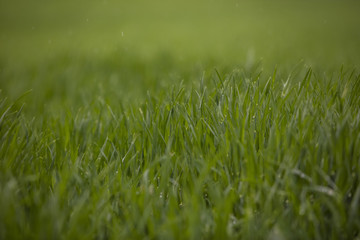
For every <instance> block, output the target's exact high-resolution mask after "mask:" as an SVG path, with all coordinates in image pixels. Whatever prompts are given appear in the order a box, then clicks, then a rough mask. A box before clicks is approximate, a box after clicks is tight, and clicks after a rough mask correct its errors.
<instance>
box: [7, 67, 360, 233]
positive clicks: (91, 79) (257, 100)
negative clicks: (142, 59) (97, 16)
mask: <svg viewBox="0 0 360 240" xmlns="http://www.w3.org/2000/svg"><path fill="white" fill-rule="evenodd" d="M63 62H64V61H63ZM166 62H167V61H164V62H163V63H164V64H165V63H166ZM65 63H66V61H65ZM155 65H156V64H154V66H155ZM54 66H56V67H57V68H55V69H54V68H51V66H49V67H48V68H44V69H40V70H39V69H37V70H34V69H32V70H31V69H30V70H29V71H27V72H26V71H25V72H23V73H17V75H16V74H15V73H14V74H13V73H10V72H5V71H2V75H1V82H2V84H3V86H4V87H3V89H4V90H3V92H2V93H1V101H0V116H1V117H0V238H1V239H20V238H23V239H31V238H33V239H137V238H150V239H154V238H156V239H157V238H159V239H189V238H191V239H201V238H202V239H224V238H229V239H237V238H242V239H264V238H269V239H288V238H291V239H356V238H359V237H360V232H359V229H360V206H359V202H360V185H359V180H360V179H359V172H360V111H359V110H360V109H359V106H360V94H359V93H360V75H359V72H358V71H357V70H354V71H348V70H345V69H344V68H341V69H340V70H338V71H334V72H330V73H329V72H326V71H325V73H324V71H321V70H314V71H313V70H312V69H311V68H309V67H302V66H300V67H298V68H297V69H296V70H294V71H288V70H284V69H280V68H279V70H278V71H276V70H275V71H274V72H273V73H272V74H269V73H262V72H261V71H260V70H257V69H258V68H256V67H254V68H250V69H245V70H242V69H241V68H235V69H234V70H226V71H225V72H224V71H220V72H218V71H217V70H214V71H211V72H206V73H205V74H204V75H203V76H202V77H199V78H198V77H194V76H195V75H196V74H193V73H185V72H184V73H183V74H184V76H185V81H184V82H183V83H182V84H179V83H178V82H177V79H178V77H177V76H175V75H174V74H172V73H171V71H170V70H169V69H171V66H168V67H166V68H165V69H167V70H169V72H165V73H166V74H164V75H161V76H159V75H156V74H157V73H159V72H162V73H164V71H160V70H159V71H157V70H156V71H154V72H151V69H154V68H149V69H150V70H149V69H147V68H146V67H145V68H141V66H138V65H137V66H135V67H134V69H135V70H134V71H131V69H132V67H131V66H130V65H129V66H127V67H126V69H127V71H128V72H126V74H128V75H126V74H125V76H127V79H130V81H131V79H133V80H134V79H135V80H134V81H136V79H137V78H136V76H137V75H136V73H138V72H139V71H140V72H141V73H142V75H141V76H146V78H145V80H144V79H142V80H141V79H140V80H139V84H146V81H147V80H149V79H150V80H149V84H148V87H141V88H140V90H139V92H138V93H137V96H139V98H137V100H136V101H133V99H135V98H134V97H132V98H131V97H129V98H124V97H121V96H124V92H126V91H127V90H126V89H132V91H136V90H135V89H136V87H134V86H139V84H137V83H135V84H134V85H131V83H125V82H124V81H121V80H119V79H121V76H123V75H121V74H120V75H112V77H111V76H110V77H109V78H108V81H107V80H106V81H105V80H104V79H105V76H106V73H109V72H111V71H112V69H105V67H106V66H112V64H109V63H106V64H104V66H99V65H95V66H90V67H89V65H80V66H75V67H74V66H73V67H72V68H71V67H69V66H70V65H67V64H65V65H64V66H63V67H59V66H61V64H60V63H59V62H58V63H56V64H55V65H54ZM96 66H98V68H96ZM59 69H61V71H60V70H59ZM64 69H65V70H64ZM129 69H130V70H129ZM139 69H141V70H139ZM101 70H103V73H104V74H103V75H102V72H101ZM194 71H195V70H194ZM195 72H196V71H195ZM54 73H56V74H54ZM123 73H124V72H123ZM145 73H146V74H145ZM52 74H53V75H52ZM134 74H135V75H134ZM15 75H16V76H15ZM19 76H22V80H19V81H22V82H25V81H24V78H25V79H29V81H28V82H27V83H28V84H29V87H31V86H34V85H32V82H31V81H33V83H34V84H35V83H36V84H38V85H36V86H41V87H38V88H36V87H35V89H34V91H37V89H41V93H40V92H39V93H38V94H33V93H32V92H26V89H24V91H23V93H24V92H25V94H24V95H23V96H22V97H20V98H19V99H15V98H14V97H12V96H14V95H16V94H14V93H12V92H11V90H14V89H15V88H14V87H11V84H12V83H14V81H15V82H16V79H20V77H19ZM74 76H76V78H74ZM200 76H201V75H200ZM58 78H61V84H60V83H59V82H60V80H59V79H58ZM139 78H140V77H139ZM180 78H181V77H180ZM34 79H36V80H34ZM49 79H55V80H54V81H53V82H50V83H49V82H48V81H49ZM74 79H76V81H74ZM151 79H157V80H158V81H156V83H157V85H153V84H151V83H152V81H151ZM161 79H164V80H166V81H167V84H164V85H161V81H160V80H161ZM169 79H170V80H171V79H173V80H171V81H168V80H169ZM199 79H200V80H199ZM10 80H12V83H11V81H10ZM6 81H8V82H6ZM5 82H6V83H5ZM84 83H88V85H83V84H84ZM53 84H58V85H53ZM124 84H128V85H126V88H125V87H124ZM54 86H55V87H54ZM54 89H57V90H56V91H54ZM124 89H125V90H124ZM146 89H147V90H146ZM117 90H118V91H120V93H117ZM51 91H53V92H51ZM121 91H122V92H121ZM146 92H147V93H146ZM8 96H9V97H10V99H7V97H8ZM17 96H20V94H18V95H17ZM129 99H130V100H129Z"/></svg>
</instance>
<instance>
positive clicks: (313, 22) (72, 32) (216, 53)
mask: <svg viewBox="0 0 360 240" xmlns="http://www.w3.org/2000/svg"><path fill="white" fill-rule="evenodd" d="M359 12H360V2H359V1H332V0H329V1H307V0H305V1H292V0H290V1H279V0H276V1H240V0H225V1H215V0H207V1H203V0H200V1H188V0H185V1H184V0H182V1H177V0H170V1H164V0H153V1H143V0H134V1H115V0H90V1H82V0H76V1H69V0H65V1H55V0H34V1H26V0H12V1H9V0H7V1H5V0H0V59H1V61H2V62H3V63H4V62H5V63H6V64H7V65H11V66H22V65H23V64H25V65H28V64H42V63H43V62H44V61H49V59H53V58H54V57H56V56H59V55H62V56H71V57H75V56H82V57H86V58H90V59H91V58H104V57H105V58H106V57H107V56H109V55H113V54H118V55H120V56H121V55H124V57H126V56H128V55H129V54H130V55H132V56H136V57H135V58H136V59H138V60H139V61H145V62H146V61H151V60H152V59H153V58H154V56H159V55H164V54H165V55H169V56H171V58H172V59H174V61H177V62H179V63H181V62H185V63H187V64H195V63H200V64H201V63H203V62H208V61H209V60H210V59H211V61H212V62H213V64H214V65H216V64H220V65H226V64H240V65H246V64H248V65H249V64H253V63H254V62H256V61H260V60H261V62H262V64H263V65H264V66H265V67H266V66H270V67H273V66H274V65H277V64H289V65H291V64H296V63H298V62H299V61H301V60H304V61H305V62H306V63H309V64H327V65H328V66H330V65H331V66H332V65H333V66H339V64H352V65H358V64H359V62H360V57H359V56H360V54H359V53H360V51H359V49H360V47H359V45H360V44H359V43H360V28H359V26H360V17H359Z"/></svg>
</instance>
